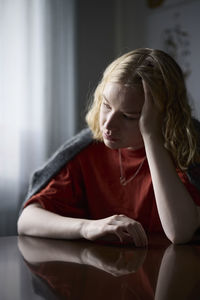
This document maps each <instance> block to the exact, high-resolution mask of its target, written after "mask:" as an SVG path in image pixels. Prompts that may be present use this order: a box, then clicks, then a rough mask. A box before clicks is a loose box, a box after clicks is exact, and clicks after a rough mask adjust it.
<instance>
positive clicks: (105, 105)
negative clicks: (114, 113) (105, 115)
mask: <svg viewBox="0 0 200 300" xmlns="http://www.w3.org/2000/svg"><path fill="white" fill-rule="evenodd" d="M103 106H104V107H106V108H107V109H111V107H110V105H109V104H108V103H106V102H103Z"/></svg>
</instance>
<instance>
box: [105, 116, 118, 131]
mask: <svg viewBox="0 0 200 300" xmlns="http://www.w3.org/2000/svg"><path fill="white" fill-rule="evenodd" d="M117 124H118V122H117V116H116V115H115V114H114V113H112V114H110V115H108V116H107V119H106V121H105V123H104V127H105V129H107V130H109V131H116V129H117Z"/></svg>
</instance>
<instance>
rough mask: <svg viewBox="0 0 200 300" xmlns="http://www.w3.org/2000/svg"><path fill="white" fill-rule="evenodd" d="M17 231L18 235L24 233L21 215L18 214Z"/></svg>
mask: <svg viewBox="0 0 200 300" xmlns="http://www.w3.org/2000/svg"><path fill="white" fill-rule="evenodd" d="M17 233H18V235H24V234H25V232H24V226H23V218H22V216H20V217H19V219H18V221H17Z"/></svg>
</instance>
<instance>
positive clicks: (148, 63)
mask: <svg viewBox="0 0 200 300" xmlns="http://www.w3.org/2000/svg"><path fill="white" fill-rule="evenodd" d="M142 80H144V81H145V82H146V83H147V85H148V87H149V89H150V92H151V94H152V96H153V98H154V101H155V105H156V107H157V109H159V110H160V111H161V112H162V113H163V116H164V118H163V128H162V130H163V136H164V139H165V147H166V149H167V150H168V151H169V152H170V153H171V155H172V158H173V160H174V162H175V164H176V166H177V167H178V168H180V169H181V170H186V169H187V168H188V166H189V165H190V164H192V163H196V162H200V156H199V153H198V151H197V135H196V132H195V128H194V125H193V120H192V116H191V108H190V106H189V103H188V98H187V92H186V86H185V82H184V77H183V73H182V71H181V69H180V67H179V66H178V64H177V63H176V62H175V61H174V59H173V58H171V57H170V56H169V55H168V54H166V53H165V52H163V51H161V50H155V49H149V48H141V49H137V50H134V51H131V52H128V53H126V54H124V55H122V56H121V57H119V58H117V59H116V60H115V61H113V62H112V63H111V64H110V65H109V66H108V67H107V68H106V70H105V72H104V74H103V78H102V80H101V82H100V83H99V84H98V86H97V88H96V90H95V92H94V98H93V103H92V105H91V107H90V109H89V111H88V113H87V115H86V121H87V123H88V126H89V127H90V129H91V130H92V132H93V135H94V138H95V139H97V140H102V134H101V131H100V127H99V114H100V106H101V103H102V94H103V90H104V87H105V85H106V83H107V82H117V83H120V84H123V85H126V86H138V88H139V89H142V90H143V86H142Z"/></svg>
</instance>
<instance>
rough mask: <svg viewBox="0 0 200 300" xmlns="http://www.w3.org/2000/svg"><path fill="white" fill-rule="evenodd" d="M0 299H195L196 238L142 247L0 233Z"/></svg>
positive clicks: (199, 251)
mask: <svg viewBox="0 0 200 300" xmlns="http://www.w3.org/2000/svg"><path fill="white" fill-rule="evenodd" d="M0 299H1V300H18V299H20V300H23V299H26V300H27V299H29V300H31V299H34V300H35V299H36V300H37V299H48V300H51V299H73V300H90V299H92V300H99V299H101V300H106V299H109V300H112V299H114V300H118V299H120V300H134V299H144V300H148V299H159V300H165V299H166V300H173V299H176V300H179V299H181V300H183V299H192V300H195V299H200V243H199V242H196V243H193V244H188V245H177V246H174V245H172V244H170V242H169V241H168V240H167V239H165V238H163V237H160V236H158V235H154V236H151V237H149V245H148V247H147V248H135V247H132V246H131V245H129V246H117V245H115V246H113V245H112V246H111V245H103V244H99V243H94V242H87V241H63V240H51V239H40V238H31V237H17V236H12V237H1V238H0Z"/></svg>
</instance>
